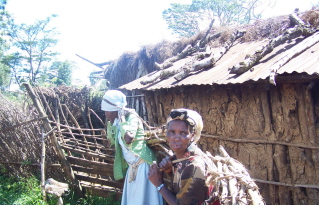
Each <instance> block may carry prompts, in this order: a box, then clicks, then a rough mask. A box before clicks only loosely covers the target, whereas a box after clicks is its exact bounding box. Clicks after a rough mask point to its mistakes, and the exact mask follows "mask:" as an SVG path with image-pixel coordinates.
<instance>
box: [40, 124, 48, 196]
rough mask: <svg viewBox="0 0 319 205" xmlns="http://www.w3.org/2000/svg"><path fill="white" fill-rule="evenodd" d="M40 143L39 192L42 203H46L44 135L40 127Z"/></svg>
mask: <svg viewBox="0 0 319 205" xmlns="http://www.w3.org/2000/svg"><path fill="white" fill-rule="evenodd" d="M41 132H42V133H41V143H42V154H41V162H40V164H41V191H42V196H43V201H45V202H46V201H47V195H46V192H45V188H44V186H45V135H44V128H43V125H41Z"/></svg>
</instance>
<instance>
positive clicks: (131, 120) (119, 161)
mask: <svg viewBox="0 0 319 205" xmlns="http://www.w3.org/2000/svg"><path fill="white" fill-rule="evenodd" d="M125 120H126V122H121V123H120V124H119V125H118V126H116V125H115V126H113V125H111V123H110V122H108V124H107V138H108V139H109V140H110V142H111V144H112V145H115V160H114V169H113V173H114V179H115V180H120V179H123V178H124V177H125V174H126V170H127V168H128V164H127V162H126V161H125V159H124V157H123V152H122V148H121V145H120V144H119V142H118V137H117V136H118V132H119V131H120V132H121V140H122V141H123V143H124V145H126V147H127V148H128V149H129V150H130V151H132V152H133V153H134V154H136V155H138V156H139V157H141V158H142V159H143V160H144V161H145V162H147V163H148V164H149V165H151V164H152V163H153V161H156V157H155V154H154V152H153V151H152V150H151V149H150V148H149V147H148V146H147V144H146V140H144V128H143V124H142V122H141V120H140V119H138V117H137V114H133V113H127V114H126V115H125ZM126 132H130V133H132V134H133V135H134V139H133V142H132V143H131V144H126V143H125V140H124V135H125V133H126Z"/></svg>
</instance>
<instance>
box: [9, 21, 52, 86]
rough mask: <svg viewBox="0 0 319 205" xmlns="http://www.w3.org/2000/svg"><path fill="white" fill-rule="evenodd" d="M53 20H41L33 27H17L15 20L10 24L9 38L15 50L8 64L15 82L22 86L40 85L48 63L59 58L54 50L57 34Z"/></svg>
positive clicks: (19, 25) (20, 25) (21, 25)
mask: <svg viewBox="0 0 319 205" xmlns="http://www.w3.org/2000/svg"><path fill="white" fill-rule="evenodd" d="M53 17H55V15H52V16H51V17H48V18H46V19H45V20H38V21H36V22H35V23H34V24H32V25H26V24H15V23H14V20H13V19H9V21H8V22H7V35H8V36H9V37H10V40H11V42H12V46H13V48H14V50H15V51H14V53H12V54H9V55H7V58H5V60H6V61H5V62H6V65H8V66H9V67H10V68H11V72H12V74H13V76H14V83H16V84H18V85H21V83H22V82H29V83H31V84H36V83H39V82H41V79H43V76H44V75H45V72H46V70H47V68H48V64H49V63H50V61H51V60H52V58H53V57H55V56H56V55H58V53H57V52H55V51H54V50H53V47H54V46H55V45H56V44H57V39H55V37H56V35H57V34H58V33H57V32H56V30H55V28H51V27H50V26H49V24H50V22H51V20H52V18H53Z"/></svg>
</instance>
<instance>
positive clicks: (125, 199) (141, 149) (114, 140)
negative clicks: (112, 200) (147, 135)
mask: <svg viewBox="0 0 319 205" xmlns="http://www.w3.org/2000/svg"><path fill="white" fill-rule="evenodd" d="M126 104H127V103H126V96H125V95H124V94H123V93H122V92H120V91H118V90H108V91H107V92H106V93H105V95H104V96H103V100H102V103H101V109H102V110H104V111H105V114H106V117H107V119H108V120H109V121H108V123H107V137H108V139H109V140H110V142H111V144H112V145H115V160H114V178H115V180H120V179H123V178H124V177H125V181H124V188H123V194H122V201H121V204H122V205H128V204H130V205H131V204H136V205H144V204H154V205H161V204H163V199H162V197H161V195H160V194H159V193H158V191H157V190H156V187H155V186H154V185H153V184H152V183H151V182H150V181H149V180H148V179H147V173H148V171H149V169H150V165H151V164H152V163H153V161H154V160H156V157H155V154H154V153H153V151H152V150H151V149H150V148H149V147H148V146H147V145H146V141H145V140H144V129H143V124H142V122H141V120H140V119H139V117H138V115H137V113H136V112H135V110H133V109H128V108H126V107H125V106H126Z"/></svg>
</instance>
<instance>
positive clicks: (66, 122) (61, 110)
mask: <svg viewBox="0 0 319 205" xmlns="http://www.w3.org/2000/svg"><path fill="white" fill-rule="evenodd" d="M56 99H57V100H58V107H59V110H60V112H61V114H62V117H63V120H64V122H65V124H67V125H69V124H68V121H67V119H66V117H65V115H64V112H63V109H62V106H61V103H60V99H59V98H56ZM55 123H56V125H57V126H58V124H57V122H55ZM59 125H60V126H61V124H59ZM66 128H67V129H68V131H69V132H71V136H72V137H73V138H74V139H75V137H74V135H73V133H72V130H70V129H69V128H68V127H66ZM68 153H69V155H71V153H70V152H68Z"/></svg>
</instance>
